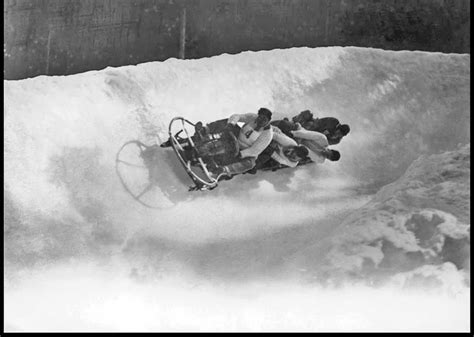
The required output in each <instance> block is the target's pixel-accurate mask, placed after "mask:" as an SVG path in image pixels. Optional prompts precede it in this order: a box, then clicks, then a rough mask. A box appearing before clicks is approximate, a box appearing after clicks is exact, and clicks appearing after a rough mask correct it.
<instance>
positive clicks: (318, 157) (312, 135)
mask: <svg viewBox="0 0 474 337" xmlns="http://www.w3.org/2000/svg"><path fill="white" fill-rule="evenodd" d="M291 133H292V134H293V136H295V138H296V139H297V141H298V143H300V144H302V145H304V146H306V147H307V148H308V149H309V150H310V152H309V157H310V158H311V160H313V161H314V162H316V163H320V164H321V163H323V162H324V161H325V160H326V157H324V156H323V155H322V154H321V152H322V151H323V150H326V149H327V147H328V146H329V143H328V139H327V138H326V136H325V135H324V134H322V133H321V132H317V131H310V130H306V129H303V128H301V129H299V130H295V131H291Z"/></svg>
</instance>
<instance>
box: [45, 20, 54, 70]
mask: <svg viewBox="0 0 474 337" xmlns="http://www.w3.org/2000/svg"><path fill="white" fill-rule="evenodd" d="M48 28H49V29H48V42H47V44H46V69H45V73H46V75H49V57H50V51H51V30H52V29H51V25H49V27H48Z"/></svg>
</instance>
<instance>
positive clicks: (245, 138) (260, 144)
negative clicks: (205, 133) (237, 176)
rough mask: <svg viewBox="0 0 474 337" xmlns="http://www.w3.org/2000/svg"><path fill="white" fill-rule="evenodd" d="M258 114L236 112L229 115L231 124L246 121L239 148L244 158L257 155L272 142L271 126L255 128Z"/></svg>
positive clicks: (241, 130)
mask: <svg viewBox="0 0 474 337" xmlns="http://www.w3.org/2000/svg"><path fill="white" fill-rule="evenodd" d="M257 117H258V115H257V114H254V113H248V114H235V115H232V116H230V117H229V119H228V121H227V122H228V123H229V124H237V123H238V122H243V123H245V124H244V126H242V128H241V129H240V133H239V138H238V140H239V148H240V155H241V157H242V158H246V157H257V156H258V155H259V154H260V153H262V151H263V150H265V148H266V147H267V146H268V145H269V144H270V142H271V141H272V137H273V130H272V128H271V127H267V128H265V129H260V130H259V131H256V130H255V127H256V123H255V120H256V119H257Z"/></svg>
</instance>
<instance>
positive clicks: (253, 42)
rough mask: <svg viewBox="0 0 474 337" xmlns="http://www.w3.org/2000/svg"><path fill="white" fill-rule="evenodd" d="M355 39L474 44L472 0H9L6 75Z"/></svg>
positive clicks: (444, 46) (359, 42) (459, 48)
mask: <svg viewBox="0 0 474 337" xmlns="http://www.w3.org/2000/svg"><path fill="white" fill-rule="evenodd" d="M182 6H185V7H186V17H187V20H186V50H185V54H186V57H187V58H199V57H204V56H212V55H217V54H220V53H238V52H240V51H243V50H262V49H267V50H268V49H274V48H288V47H294V46H309V47H317V46H330V45H356V46H365V47H377V48H384V49H392V50H400V49H410V50H414V49H416V50H427V51H440V52H457V53H468V52H470V35H469V34H470V3H469V0H383V1H379V0H238V1H236V0H200V1H199V0H188V1H178V0H5V2H4V21H5V27H4V28H5V29H4V52H5V53H4V61H5V67H4V78H6V79H18V78H25V77H32V76H36V75H41V74H49V75H64V74H72V73H77V72H83V71H87V70H92V69H101V68H104V67H106V66H120V65H127V64H136V63H142V62H147V61H154V60H165V59H167V58H169V57H178V55H179V37H180V29H179V28H180V27H179V26H180V15H181V8H182Z"/></svg>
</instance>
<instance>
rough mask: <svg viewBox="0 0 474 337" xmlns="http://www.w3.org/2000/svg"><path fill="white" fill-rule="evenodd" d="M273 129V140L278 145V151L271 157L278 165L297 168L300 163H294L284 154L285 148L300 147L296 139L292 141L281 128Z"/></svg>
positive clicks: (273, 127) (274, 127)
mask: <svg viewBox="0 0 474 337" xmlns="http://www.w3.org/2000/svg"><path fill="white" fill-rule="evenodd" d="M272 129H273V140H274V141H275V142H277V143H278V145H279V146H278V149H277V150H276V151H275V152H273V153H272V155H271V157H272V159H274V160H275V161H277V162H278V163H280V164H282V165H286V166H289V167H296V166H297V165H298V162H294V161H291V160H289V159H288V157H286V156H285V154H284V153H283V148H284V147H286V146H298V144H297V143H296V142H295V140H294V139H291V138H290V137H288V136H287V135H285V134H284V133H283V132H282V131H281V130H280V129H279V128H277V127H276V126H272Z"/></svg>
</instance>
